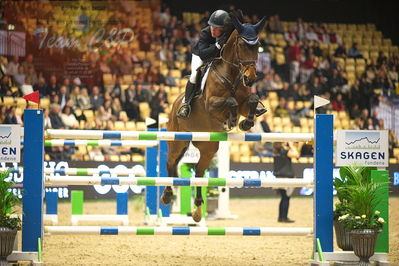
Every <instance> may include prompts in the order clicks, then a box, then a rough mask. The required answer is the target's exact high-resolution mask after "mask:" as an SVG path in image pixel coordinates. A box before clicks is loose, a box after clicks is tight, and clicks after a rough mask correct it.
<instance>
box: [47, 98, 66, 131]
mask: <svg viewBox="0 0 399 266" xmlns="http://www.w3.org/2000/svg"><path fill="white" fill-rule="evenodd" d="M49 117H50V121H51V126H52V128H54V129H64V128H65V125H64V123H63V122H62V119H61V117H60V105H59V104H57V103H53V104H51V105H50V114H49Z"/></svg>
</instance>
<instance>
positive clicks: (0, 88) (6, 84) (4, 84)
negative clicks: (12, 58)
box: [0, 75, 12, 97]
mask: <svg viewBox="0 0 399 266" xmlns="http://www.w3.org/2000/svg"><path fill="white" fill-rule="evenodd" d="M1 96H12V91H11V81H10V78H9V76H7V75H4V76H3V77H2V78H1V81H0V97H1Z"/></svg>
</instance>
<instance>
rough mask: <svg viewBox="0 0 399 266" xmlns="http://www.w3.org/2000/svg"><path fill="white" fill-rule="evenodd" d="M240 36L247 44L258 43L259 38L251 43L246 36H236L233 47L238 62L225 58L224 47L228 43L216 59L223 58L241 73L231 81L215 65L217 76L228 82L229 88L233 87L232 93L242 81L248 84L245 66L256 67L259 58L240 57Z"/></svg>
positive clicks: (233, 93) (223, 81)
mask: <svg viewBox="0 0 399 266" xmlns="http://www.w3.org/2000/svg"><path fill="white" fill-rule="evenodd" d="M239 38H241V39H242V40H244V41H245V42H246V43H247V44H250V45H257V44H258V40H257V39H256V40H255V41H251V43H250V42H249V41H248V40H246V39H245V38H244V37H240V36H238V35H237V36H236V39H235V41H234V44H233V49H234V58H237V60H235V61H237V63H236V62H234V61H228V60H227V59H226V58H224V56H223V53H224V48H225V47H226V45H223V47H222V49H221V51H220V56H219V57H217V58H215V59H214V60H222V61H223V62H225V63H227V64H229V65H231V66H233V67H234V68H236V69H238V70H239V75H237V76H236V78H235V79H234V81H233V82H231V81H230V80H229V79H228V78H227V77H226V76H224V75H222V74H220V72H219V71H218V70H217V68H216V67H213V70H214V73H215V74H216V76H217V77H218V78H219V80H220V81H221V82H222V83H224V84H226V83H227V86H229V88H230V89H231V92H232V95H233V96H234V95H235V92H236V89H237V86H238V84H239V83H240V81H242V82H243V85H244V86H246V84H245V81H244V74H245V73H244V72H245V67H246V66H249V67H253V68H255V67H256V61H257V59H253V60H242V59H241V57H240V49H238V40H239ZM252 42H253V43H252Z"/></svg>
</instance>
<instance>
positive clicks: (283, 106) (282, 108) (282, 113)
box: [274, 98, 288, 117]
mask: <svg viewBox="0 0 399 266" xmlns="http://www.w3.org/2000/svg"><path fill="white" fill-rule="evenodd" d="M274 115H275V116H279V117H287V116H288V111H287V101H286V100H285V99H284V98H280V99H279V101H278V105H277V107H276V109H275V110H274Z"/></svg>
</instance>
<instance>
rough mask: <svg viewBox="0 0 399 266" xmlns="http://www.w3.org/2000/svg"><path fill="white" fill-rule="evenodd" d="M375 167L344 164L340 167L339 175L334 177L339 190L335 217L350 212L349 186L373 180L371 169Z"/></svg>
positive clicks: (336, 187)
mask: <svg viewBox="0 0 399 266" xmlns="http://www.w3.org/2000/svg"><path fill="white" fill-rule="evenodd" d="M375 169H377V168H375V167H362V166H360V167H358V166H355V165H351V166H344V167H341V168H340V169H339V175H340V176H339V177H337V178H335V179H334V187H335V190H336V191H337V197H338V202H337V203H336V204H335V210H334V218H335V219H338V217H340V216H342V215H344V214H346V213H348V211H349V206H350V204H349V201H348V200H349V197H350V196H349V194H348V190H347V188H348V187H351V186H355V187H356V186H360V185H363V184H369V183H371V182H372V179H371V171H372V170H375Z"/></svg>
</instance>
